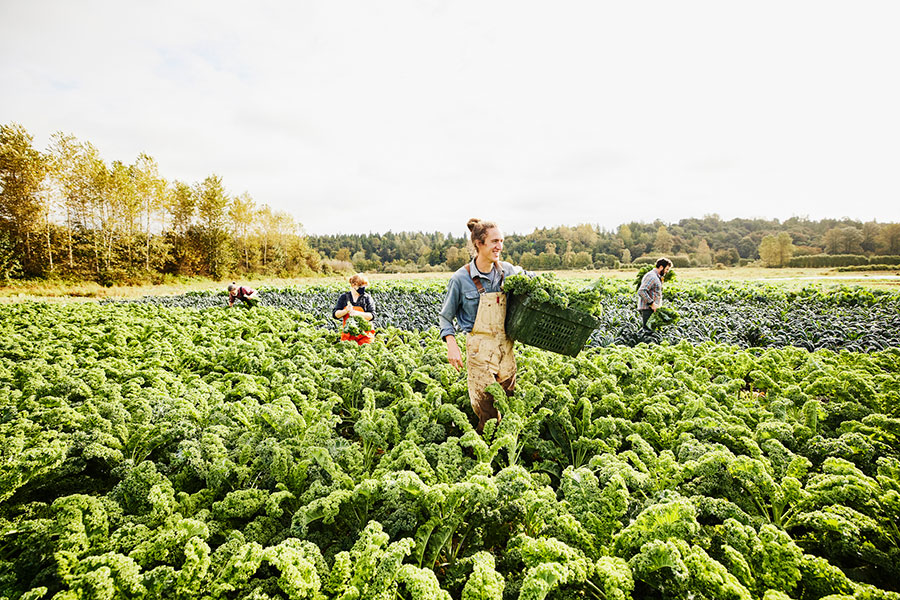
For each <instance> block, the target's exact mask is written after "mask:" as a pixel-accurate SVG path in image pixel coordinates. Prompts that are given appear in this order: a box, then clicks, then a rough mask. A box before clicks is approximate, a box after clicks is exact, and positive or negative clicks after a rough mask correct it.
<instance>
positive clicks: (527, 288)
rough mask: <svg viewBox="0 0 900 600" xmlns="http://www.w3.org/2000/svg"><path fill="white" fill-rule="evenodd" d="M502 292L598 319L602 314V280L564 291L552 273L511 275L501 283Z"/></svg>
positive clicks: (559, 281)
mask: <svg viewBox="0 0 900 600" xmlns="http://www.w3.org/2000/svg"><path fill="white" fill-rule="evenodd" d="M503 291H504V292H506V293H507V294H512V295H515V296H528V297H530V298H532V299H533V300H535V301H537V302H545V303H547V304H549V305H551V306H555V307H557V308H573V309H575V310H580V311H582V312H586V313H589V314H592V315H594V316H595V317H599V316H600V315H601V314H602V313H603V307H602V306H601V304H600V302H601V300H602V299H603V280H602V279H598V280H597V281H595V282H594V283H593V284H591V285H589V286H587V287H585V288H583V289H580V290H574V291H573V290H566V285H565V284H564V283H563V282H562V281H561V280H559V279H557V277H556V275H555V274H553V273H541V274H540V275H536V276H534V277H529V276H527V275H524V274H522V275H511V276H510V277H507V278H506V280H505V281H504V283H503Z"/></svg>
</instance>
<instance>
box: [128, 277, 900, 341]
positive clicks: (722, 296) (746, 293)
mask: <svg viewBox="0 0 900 600" xmlns="http://www.w3.org/2000/svg"><path fill="white" fill-rule="evenodd" d="M563 282H564V284H565V285H566V287H568V288H570V289H573V290H574V289H578V288H579V287H581V286H583V285H584V284H585V283H587V282H586V281H583V280H578V279H571V280H563ZM446 285H447V284H446V282H444V281H440V280H425V281H406V282H380V283H375V284H373V285H371V286H370V287H369V290H370V291H371V292H372V294H373V297H374V299H375V303H376V305H377V308H378V318H377V320H376V324H377V325H379V326H382V327H385V326H392V327H397V328H398V329H405V330H408V331H426V330H428V329H429V328H432V327H433V328H435V330H436V329H437V322H438V316H437V315H438V311H439V310H440V307H441V301H442V299H443V295H444V290H445V289H446ZM345 289H346V288H345V287H344V286H338V285H322V286H304V287H299V288H278V289H274V288H273V289H265V288H262V289H261V290H260V295H261V298H262V303H263V305H264V306H272V307H281V308H290V309H293V310H299V311H303V312H308V313H310V314H313V315H317V316H319V317H321V318H322V320H323V323H322V324H321V326H323V327H332V328H334V327H336V323H337V321H334V320H332V319H329V318H328V316H329V315H330V314H331V309H332V307H333V306H334V303H335V301H336V299H337V297H338V295H339V294H340V293H341V292H343V291H345ZM603 292H604V293H603V297H602V307H603V313H602V315H601V316H600V327H599V328H598V329H597V330H596V331H595V332H594V334H593V336H592V337H591V340H590V342H589V345H591V346H611V345H626V346H634V345H637V344H640V343H642V342H646V343H650V344H653V343H660V342H663V341H668V342H670V343H673V344H675V343H678V342H679V341H682V340H686V341H689V342H691V343H695V344H696V343H701V342H706V341H711V342H717V343H724V344H733V345H737V346H740V347H742V348H750V347H782V346H797V347H799V348H805V349H807V350H820V349H828V350H835V351H839V350H850V351H852V352H871V351H875V350H883V349H886V348H891V347H898V346H900V294H898V293H897V292H890V291H885V290H872V289H866V288H863V287H814V286H811V287H808V288H804V289H801V290H786V289H784V288H782V287H778V286H775V285H771V284H768V285H764V284H753V283H731V282H717V283H684V284H671V285H666V286H665V288H664V290H663V293H664V298H665V303H666V305H667V306H670V307H673V308H674V309H675V310H676V311H678V314H679V315H680V319H679V320H678V322H677V323H676V324H675V325H673V326H671V327H667V328H666V329H665V330H664V331H659V332H656V333H655V334H652V335H650V334H647V333H645V332H643V331H642V330H641V327H640V319H639V317H638V315H637V311H636V300H635V295H634V287H633V286H631V285H629V284H628V283H625V282H621V281H614V280H606V281H605V282H604V286H603ZM138 302H140V303H147V304H153V305H157V306H168V307H182V308H198V309H200V308H211V307H216V306H224V305H225V303H226V296H225V294H224V292H199V293H189V294H184V295H180V296H147V297H145V298H143V299H141V300H139V301H138Z"/></svg>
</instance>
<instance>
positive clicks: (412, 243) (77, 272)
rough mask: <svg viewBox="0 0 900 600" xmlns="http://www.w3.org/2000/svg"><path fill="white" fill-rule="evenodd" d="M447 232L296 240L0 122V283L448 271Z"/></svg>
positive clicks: (236, 208)
mask: <svg viewBox="0 0 900 600" xmlns="http://www.w3.org/2000/svg"><path fill="white" fill-rule="evenodd" d="M461 229H463V232H461V233H460V235H459V236H456V235H454V234H452V233H441V232H433V233H422V232H397V233H395V232H390V231H389V232H387V233H368V234H336V235H315V236H305V235H304V234H303V231H302V228H301V226H300V225H299V224H298V223H297V222H296V221H295V220H294V218H293V217H292V216H291V215H290V214H288V213H286V212H282V211H276V210H273V209H272V208H271V207H269V206H267V205H262V206H260V205H258V204H257V203H256V202H255V201H254V200H253V198H252V197H251V196H250V194H249V193H246V192H245V193H242V194H239V195H232V194H229V193H228V192H227V190H226V189H225V186H224V184H223V181H222V178H221V177H219V176H218V175H215V174H213V175H210V176H208V177H206V178H205V179H204V180H203V181H200V182H195V183H187V182H183V181H178V180H172V181H170V180H167V179H166V178H165V177H163V176H162V175H161V174H160V173H159V167H158V165H157V163H156V161H155V160H154V159H153V158H152V157H151V156H149V155H147V154H141V155H139V156H138V157H137V159H136V160H135V161H134V162H133V163H131V164H126V163H123V162H121V161H113V162H111V163H108V162H106V161H105V160H103V158H102V157H101V156H100V153H99V151H98V150H97V148H95V147H94V146H93V145H92V144H91V143H90V142H85V141H80V140H78V139H76V138H75V137H74V136H72V135H69V134H64V133H61V132H58V133H55V134H54V135H53V136H52V137H51V143H50V145H49V147H48V148H47V149H46V150H44V151H41V150H38V149H36V148H34V144H33V138H32V136H31V135H30V134H29V133H28V132H27V131H26V130H25V128H24V127H22V126H21V125H18V124H15V123H11V124H8V125H0V281H3V280H8V279H10V278H15V277H24V278H48V277H58V278H64V279H78V280H96V281H99V282H101V283H106V284H111V283H116V282H119V283H130V282H138V281H141V282H143V281H148V280H150V281H157V280H160V279H161V278H164V277H165V276H167V275H174V276H204V277H211V278H215V279H221V278H223V277H226V276H235V277H238V276H243V275H251V274H255V275H264V276H279V277H296V276H304V275H311V274H315V273H331V272H348V271H368V272H388V273H397V272H421V271H444V270H455V269H457V268H459V267H460V266H462V265H463V264H465V262H466V261H467V260H468V259H469V251H468V248H467V232H465V230H464V228H462V227H461ZM504 255H505V257H506V259H507V260H510V261H511V262H514V263H516V264H520V265H522V266H523V267H525V268H527V269H530V270H551V269H588V268H608V267H616V266H619V265H629V264H632V263H646V262H652V261H655V260H656V258H657V257H659V256H663V255H664V256H668V257H670V258H672V259H673V261H674V263H675V265H676V266H679V267H685V266H714V265H718V264H721V265H726V266H735V265H740V264H748V263H751V262H756V261H759V262H760V263H762V264H765V265H768V266H789V265H791V264H797V265H798V266H799V265H801V264H806V263H798V262H797V261H798V257H809V256H816V257H820V258H819V260H817V261H813V262H814V264H821V265H824V266H828V262H829V259H828V257H829V256H833V257H838V256H841V257H846V256H854V257H856V259H853V260H850V259H846V258H843V259H841V261H839V263H840V264H864V263H866V260H860V257H873V258H872V260H873V261H875V260H876V259H875V258H874V257H876V256H877V255H891V256H894V257H896V256H897V255H900V224H898V223H878V222H875V221H869V222H860V221H854V220H850V219H841V220H835V219H823V220H818V221H812V220H809V219H807V218H802V217H795V218H791V219H788V220H786V221H779V220H777V219H774V220H766V219H731V220H727V221H726V220H722V219H721V218H720V217H719V216H718V215H707V216H704V217H703V218H689V219H682V220H680V221H678V222H677V223H663V222H662V221H658V220H657V221H654V222H652V223H641V222H630V223H625V224H622V225H620V226H618V227H617V228H615V229H614V230H607V229H604V228H601V227H599V226H597V225H590V224H581V225H575V226H560V227H552V228H540V229H535V230H534V231H532V232H531V233H527V234H509V233H507V236H506V243H505V248H504ZM876 262H879V261H876ZM884 262H886V263H887V264H896V262H894V261H891V260H887V261H884ZM810 264H813V263H810Z"/></svg>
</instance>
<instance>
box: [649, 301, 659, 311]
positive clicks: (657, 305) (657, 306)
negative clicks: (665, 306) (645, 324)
mask: <svg viewBox="0 0 900 600" xmlns="http://www.w3.org/2000/svg"><path fill="white" fill-rule="evenodd" d="M650 309H651V310H652V311H653V312H656V311H657V310H659V304H656V303H655V302H654V303H653V304H651V305H650Z"/></svg>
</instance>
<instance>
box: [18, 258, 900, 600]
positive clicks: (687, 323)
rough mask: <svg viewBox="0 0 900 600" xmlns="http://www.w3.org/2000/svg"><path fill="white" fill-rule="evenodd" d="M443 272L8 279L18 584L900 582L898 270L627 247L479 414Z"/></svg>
mask: <svg viewBox="0 0 900 600" xmlns="http://www.w3.org/2000/svg"><path fill="white" fill-rule="evenodd" d="M685 271H686V270H685ZM766 271H767V272H769V273H772V270H766ZM810 271H812V270H810ZM440 275H443V277H441V276H433V277H410V278H401V277H390V278H389V277H387V276H385V277H384V278H381V277H373V282H372V285H371V286H370V289H371V291H372V294H373V296H374V298H375V301H376V303H377V307H378V308H377V314H378V321H377V325H378V333H377V335H376V341H375V343H373V344H371V345H368V346H362V347H357V346H356V345H355V344H352V343H348V342H339V341H337V339H338V336H337V333H336V330H335V327H334V322H333V320H331V319H329V318H328V317H327V315H328V312H329V311H330V308H331V305H332V303H333V301H334V299H335V298H336V296H337V294H338V293H339V291H340V290H342V289H343V288H344V283H343V279H341V280H333V281H331V282H326V281H322V280H316V281H314V282H312V283H311V284H304V285H295V283H296V282H281V281H273V282H270V284H268V285H261V286H260V290H261V296H262V300H261V306H260V307H258V308H255V309H252V310H245V309H243V308H239V307H238V308H233V309H228V308H227V307H226V306H225V301H224V296H223V295H221V293H220V289H219V288H220V287H221V286H218V285H217V286H215V288H214V289H210V288H212V287H213V286H211V285H209V284H208V283H207V284H202V285H205V286H206V287H205V288H204V287H202V285H200V286H199V287H200V289H192V290H184V289H180V288H176V289H172V290H166V292H167V293H163V294H159V293H156V294H153V295H150V296H147V297H141V296H142V295H139V294H134V295H132V296H130V297H125V296H118V297H110V298H107V299H106V300H105V301H103V302H96V301H93V302H31V301H21V299H20V298H18V297H16V298H14V299H15V300H17V301H15V302H6V303H4V304H3V305H0V334H2V336H3V339H4V344H3V346H2V347H0V441H2V444H0V449H2V463H0V464H2V468H0V598H3V597H6V598H9V599H10V600H13V599H19V598H28V599H30V600H33V599H37V598H56V599H57V600H70V599H75V598H100V599H106V598H148V599H149V598H229V599H238V598H240V599H247V600H266V599H278V598H290V599H297V598H346V599H350V598H467V599H468V598H497V599H499V598H510V599H512V598H523V599H532V598H566V599H568V598H596V599H602V600H607V599H624V598H636V599H637V598H642V599H643V598H649V599H663V598H685V599H688V598H694V599H700V598H703V599H710V600H712V599H719V598H736V599H750V598H754V599H755V598H759V599H764V600H783V599H785V598H791V599H795V600H818V599H821V598H828V599H829V600H837V599H838V598H856V599H860V600H862V599H869V598H893V599H897V598H900V594H898V591H900V568H898V566H897V565H900V529H898V523H900V439H898V436H900V337H898V336H900V293H898V292H897V291H896V287H893V288H891V287H890V286H889V285H878V286H866V287H857V286H854V287H837V286H826V285H821V286H810V285H809V284H808V282H804V283H803V284H799V283H798V284H796V285H794V284H790V285H782V284H773V283H766V282H755V281H727V280H725V281H718V282H710V281H706V280H705V276H702V275H701V274H699V273H697V276H696V277H694V276H693V274H691V273H687V272H685V273H682V271H681V270H680V271H679V282H678V283H675V284H671V285H667V286H666V288H665V291H666V304H667V305H668V306H671V307H673V308H675V309H676V310H677V311H678V313H679V315H680V319H679V321H678V322H677V323H675V324H674V325H671V326H669V327H667V328H665V329H663V330H661V331H659V332H656V333H654V334H650V335H646V334H642V333H641V332H640V330H639V328H638V327H637V324H638V321H637V317H636V315H635V314H634V306H633V304H634V298H633V287H632V283H631V279H632V278H633V271H631V272H622V277H614V276H611V274H610V273H605V275H607V276H608V280H607V281H606V283H605V285H604V288H603V290H604V297H603V314H602V317H601V327H600V329H599V330H598V331H597V332H595V334H594V335H593V337H592V338H591V340H590V342H589V346H588V347H587V348H586V349H585V350H584V351H582V352H581V354H580V355H579V356H578V357H576V358H571V357H563V356H559V355H556V354H551V353H548V352H544V351H542V350H538V349H535V348H530V347H526V346H521V345H517V359H518V364H519V379H518V386H517V389H516V393H515V395H514V396H513V397H511V398H508V399H507V398H506V397H505V395H503V394H502V392H501V391H500V389H499V387H498V389H497V390H496V392H497V402H498V404H499V406H500V408H501V413H502V415H503V419H502V421H501V422H500V423H499V425H497V424H496V423H494V422H492V423H489V425H488V427H487V428H486V431H485V435H484V436H483V437H482V436H480V435H478V434H477V433H476V432H475V430H474V428H473V425H474V417H473V415H472V414H471V409H470V407H469V403H468V396H467V392H466V379H465V374H464V373H463V374H460V373H457V372H456V371H455V370H453V369H452V368H451V367H450V366H449V365H448V364H447V361H446V349H445V346H444V344H443V343H442V342H441V341H440V340H439V339H438V336H437V331H436V328H435V324H436V316H435V315H436V311H437V308H438V307H439V304H440V297H441V292H442V290H443V286H444V282H445V280H446V274H440ZM596 275H597V274H596V273H591V274H581V275H580V276H579V277H577V278H569V277H566V278H564V279H565V282H566V285H568V286H579V285H582V283H584V282H586V281H587V278H589V277H591V278H593V277H595V276H596ZM722 279H727V278H722ZM747 279H753V278H747ZM254 285H255V284H254ZM159 291H161V290H157V292H159ZM185 291H187V293H184V292H185ZM123 300H127V301H123Z"/></svg>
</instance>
